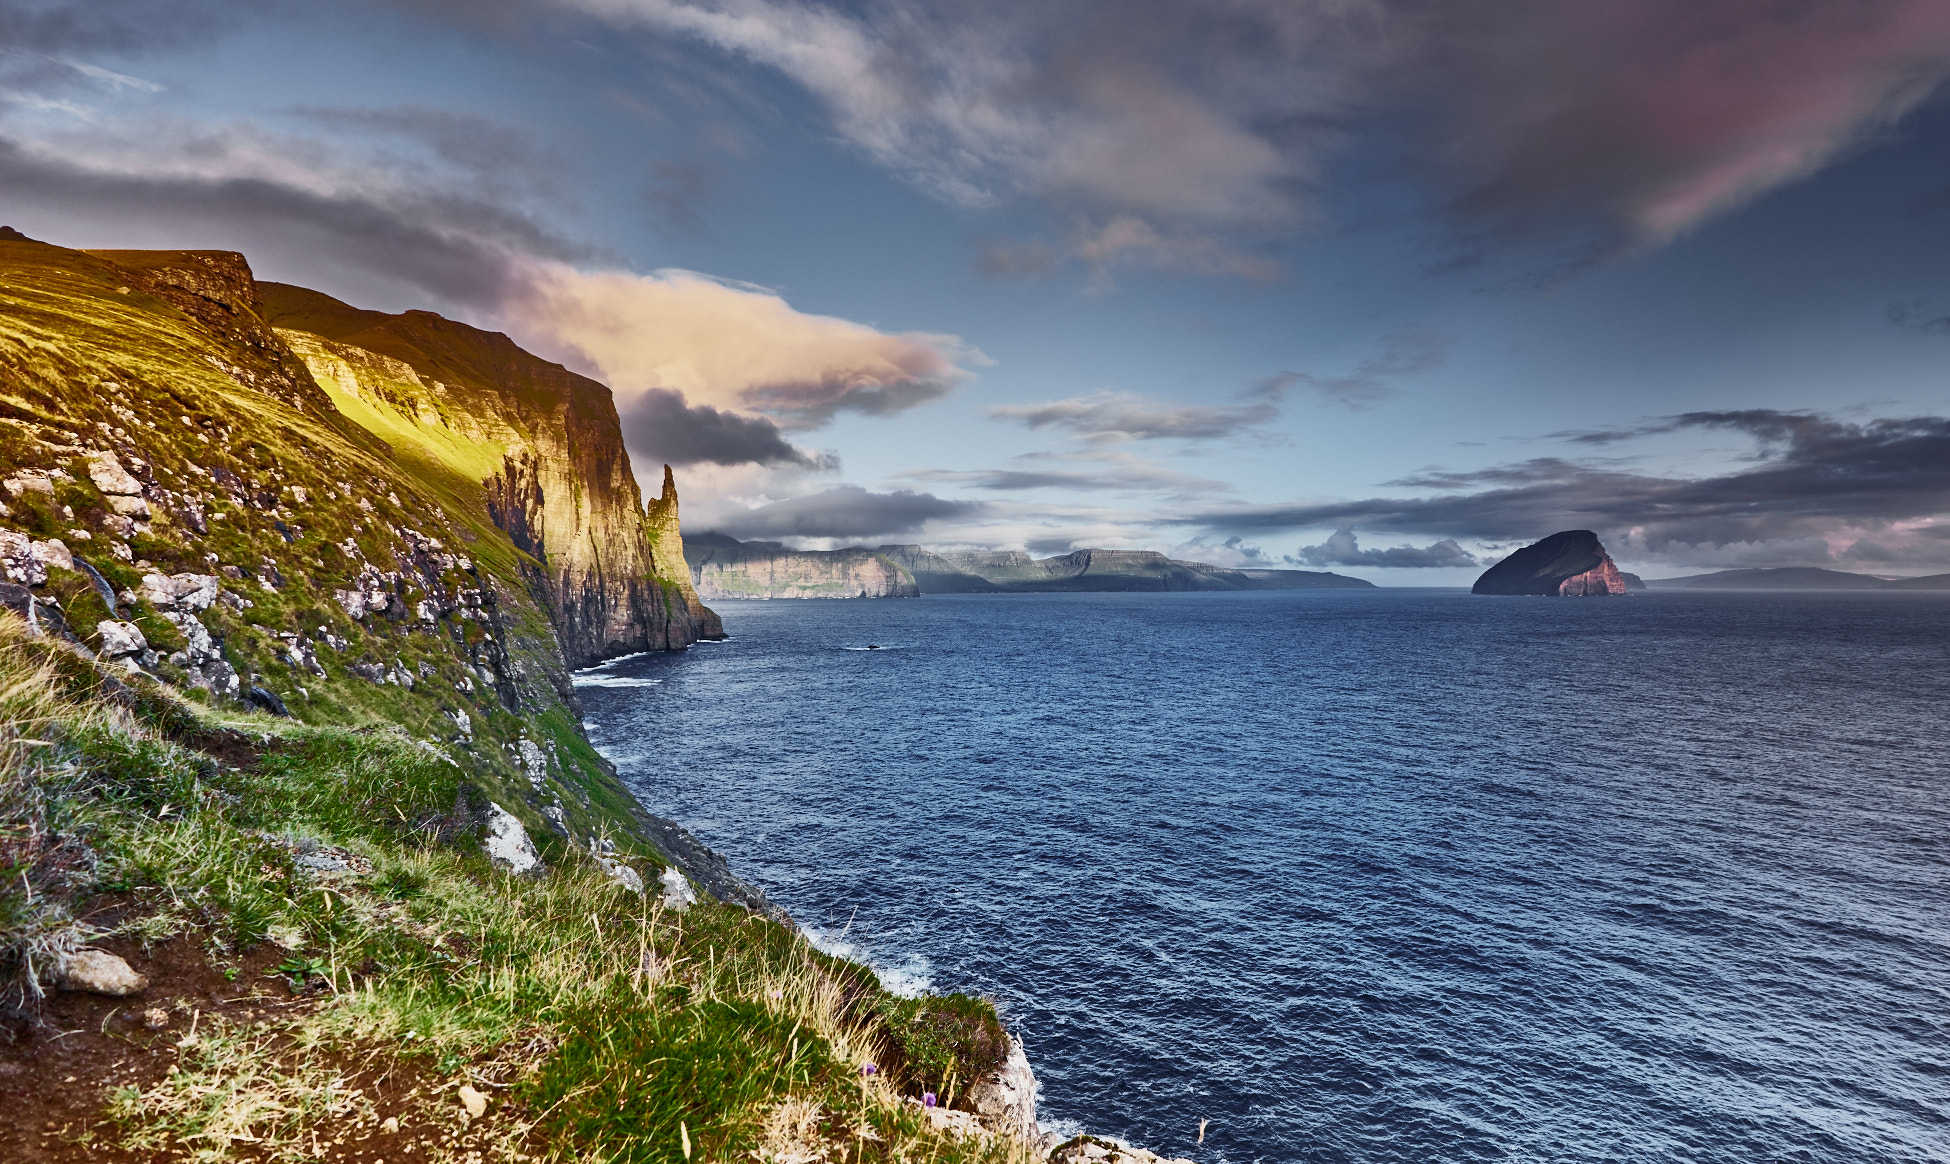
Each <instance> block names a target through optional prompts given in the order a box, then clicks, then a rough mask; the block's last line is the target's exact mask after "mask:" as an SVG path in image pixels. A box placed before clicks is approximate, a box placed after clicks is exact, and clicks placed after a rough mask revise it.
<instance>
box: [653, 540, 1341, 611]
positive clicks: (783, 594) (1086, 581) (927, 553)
mask: <svg viewBox="0 0 1950 1164" xmlns="http://www.w3.org/2000/svg"><path fill="white" fill-rule="evenodd" d="M689 545H690V547H691V548H690V550H689V553H690V555H691V558H692V559H693V560H694V561H697V562H705V561H708V562H710V564H711V565H710V567H709V571H708V572H709V574H710V578H709V581H708V582H707V581H704V580H703V579H704V577H705V572H704V571H701V570H700V568H699V567H698V566H693V567H692V573H693V574H695V575H697V576H698V577H699V578H700V581H699V583H698V585H699V588H700V589H701V590H704V591H705V593H706V595H707V597H713V598H896V597H898V598H905V597H910V596H912V595H913V594H915V593H920V594H1003V593H1037V592H1050V591H1066V590H1077V591H1121V590H1365V589H1369V588H1371V587H1372V586H1373V585H1374V584H1373V583H1371V582H1365V581H1363V580H1361V579H1359V578H1349V577H1346V576H1344V575H1341V574H1330V573H1326V572H1324V571H1316V570H1260V569H1253V570H1234V569H1229V568H1227V567H1224V566H1213V565H1210V564H1208V563H1205V562H1181V561H1178V560H1176V559H1174V558H1167V557H1165V556H1164V555H1163V554H1160V553H1158V552H1156V551H1155V550H1076V551H1073V552H1071V553H1068V554H1064V555H1062V556H1061V557H1054V558H1032V557H1030V556H1029V555H1028V554H1025V553H1023V552H1022V551H1021V550H964V551H950V552H948V553H936V552H934V551H932V550H928V549H925V548H923V547H921V546H915V545H904V546H881V547H879V548H878V549H875V550H868V549H866V548H865V547H853V548H851V549H844V550H826V551H809V550H788V549H786V548H784V547H783V546H781V545H779V544H778V543H776V542H739V541H737V540H735V539H733V538H729V537H726V536H725V535H723V534H716V533H705V534H695V535H692V537H691V539H690V543H689ZM887 567H893V568H894V569H896V570H898V571H900V572H901V574H902V575H903V577H902V578H901V579H900V580H898V581H896V579H895V578H893V577H892V576H890V575H882V574H881V571H884V570H885V569H886V568H887ZM876 577H884V584H883V585H881V586H878V587H876V586H875V585H873V580H874V579H875V578H876ZM910 581H911V583H912V586H911V588H910V587H909V586H908V584H907V583H908V582H910Z"/></svg>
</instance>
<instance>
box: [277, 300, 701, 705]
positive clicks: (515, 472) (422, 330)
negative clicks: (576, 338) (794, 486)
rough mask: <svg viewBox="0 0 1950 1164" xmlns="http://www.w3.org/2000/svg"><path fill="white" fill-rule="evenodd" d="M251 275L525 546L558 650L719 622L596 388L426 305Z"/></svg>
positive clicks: (308, 353) (593, 654)
mask: <svg viewBox="0 0 1950 1164" xmlns="http://www.w3.org/2000/svg"><path fill="white" fill-rule="evenodd" d="M261 291H262V294H263V298H264V302H265V314H266V317H267V318H268V320H269V321H270V322H271V323H272V324H274V325H275V326H276V327H277V328H278V335H279V337H280V338H281V339H282V340H283V341H284V342H285V343H286V344H287V345H288V346H289V347H290V348H291V350H292V351H294V352H296V353H297V354H298V356H299V357H301V358H302V359H303V361H304V363H305V364H306V365H307V367H308V368H309V370H310V372H311V374H312V376H313V378H314V379H316V380H317V382H318V383H319V384H320V385H322V386H323V387H324V389H325V391H326V393H327V394H328V395H329V396H330V397H331V399H332V402H333V403H334V404H335V405H336V406H337V407H338V408H339V409H340V411H342V412H343V413H345V414H346V415H347V416H349V417H351V418H352V419H354V420H356V421H358V422H359V423H361V424H362V425H364V426H366V427H367V428H369V429H371V430H372V431H373V432H375V433H377V434H378V435H380V436H382V437H384V438H385V439H387V440H388V441H390V442H392V443H393V445H394V446H395V448H396V449H397V450H398V451H399V452H400V454H401V455H403V456H410V457H412V458H413V459H415V460H417V461H419V462H421V463H422V464H423V465H425V466H426V467H427V468H428V469H430V470H435V469H437V470H445V474H444V475H448V476H451V477H457V478H459V479H460V482H465V483H467V484H471V485H474V486H476V487H477V488H480V489H482V490H484V491H485V493H486V496H487V500H488V512H489V514H490V516H491V517H492V519H493V521H494V523H495V524H496V525H498V526H499V527H500V528H501V529H502V530H504V531H505V532H506V533H507V534H508V536H509V537H510V538H511V539H512V540H513V542H514V544H515V546H516V547H517V548H519V549H520V550H521V551H522V552H523V553H525V554H527V555H528V556H529V558H530V559H532V563H530V564H525V568H526V574H527V577H528V581H529V584H530V585H531V586H532V587H534V588H535V589H536V590H537V591H538V593H539V594H540V595H541V596H542V599H543V602H544V604H545V605H546V606H547V607H548V609H549V610H550V612H551V615H552V617H553V621H554V624H555V631H556V635H557V637H558V638H559V639H560V641H561V644H562V650H563V653H564V655H565V656H566V657H567V659H568V661H569V664H570V666H572V667H581V666H587V665H588V664H591V663H596V662H600V661H601V660H603V659H607V658H613V657H615V656H617V655H624V654H631V653H634V652H637V651H646V650H671V649H676V648H680V647H684V646H687V645H689V644H690V643H692V642H695V641H696V640H697V639H699V638H706V637H722V636H723V633H724V632H723V628H722V627H721V626H720V625H719V623H718V620H717V616H716V615H714V614H712V613H711V612H710V611H709V610H708V609H706V608H705V607H704V605H703V604H702V603H701V602H699V601H698V598H697V594H696V592H695V591H694V590H692V589H691V579H690V572H689V570H687V569H686V568H685V565H684V561H683V549H682V541H681V539H679V538H675V537H672V536H670V533H671V531H674V529H675V526H676V520H677V518H676V514H677V499H676V487H675V485H674V484H672V483H671V481H670V478H669V475H668V473H666V475H665V486H664V497H663V499H662V500H661V501H660V502H659V503H658V504H659V505H660V506H661V509H660V510H658V511H654V512H646V511H645V508H644V505H643V498H642V495H641V494H640V492H639V491H638V488H637V483H636V478H635V475H634V474H633V473H632V471H631V467H630V460H629V455H628V453H626V452H625V451H624V449H623V438H622V430H621V428H620V426H619V424H618V422H617V416H616V406H615V403H614V401H613V400H612V398H611V396H610V392H609V389H608V388H606V387H604V386H603V385H601V384H599V383H597V382H596V381H594V380H590V379H588V378H587V377H584V376H578V375H576V374H575V373H573V372H571V371H569V370H568V369H566V368H563V367H562V366H561V365H559V364H552V363H549V362H548V361H546V360H543V359H540V358H539V357H536V356H532V355H530V354H528V353H527V352H525V351H523V350H522V349H521V348H519V347H517V346H516V345H515V343H514V341H512V340H510V339H509V338H508V337H507V336H504V335H501V334H500V333H498V332H484V331H481V330H480V329H478V328H473V327H469V326H467V325H466V324H462V323H455V322H454V321H452V320H448V319H443V318H441V317H440V316H438V315H435V314H433V313H431V312H426V311H408V312H405V313H403V314H400V315H386V314H384V313H381V312H376V311H361V310H359V309H357V308H353V307H350V306H347V305H346V304H343V303H340V302H339V301H338V300H335V299H332V298H330V297H329V296H325V295H320V294H319V293H317V292H315V291H307V290H305V289H303V288H298V287H289V286H285V285H283V284H277V283H266V284H262V285H261ZM455 484H456V485H459V482H456V483H455ZM660 547H661V548H662V551H663V552H662V554H661V556H660V554H659V548H660Z"/></svg>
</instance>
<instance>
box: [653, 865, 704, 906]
mask: <svg viewBox="0 0 1950 1164" xmlns="http://www.w3.org/2000/svg"><path fill="white" fill-rule="evenodd" d="M657 880H658V881H659V882H661V883H662V884H663V887H664V904H665V905H667V906H669V907H670V908H671V909H673V910H676V911H677V912H678V913H683V912H684V911H685V910H687V909H689V908H690V907H692V906H693V905H696V904H697V891H696V890H694V889H692V888H691V883H690V880H689V879H688V878H686V877H685V876H684V873H683V870H681V869H679V868H678V867H677V866H675V865H671V866H669V867H668V868H666V869H665V870H664V875H663V876H662V877H659V878H657Z"/></svg>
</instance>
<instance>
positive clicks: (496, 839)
mask: <svg viewBox="0 0 1950 1164" xmlns="http://www.w3.org/2000/svg"><path fill="white" fill-rule="evenodd" d="M482 847H483V848H485V849H486V850H487V855H488V858H489V859H490V860H492V861H493V862H495V863H496V864H498V865H501V866H504V867H505V868H506V869H507V870H508V872H510V873H526V872H528V871H529V870H530V869H534V868H535V867H537V866H539V865H540V864H541V863H542V855H541V854H540V853H538V852H536V851H535V842H533V841H531V840H529V839H528V830H527V829H525V828H523V827H522V826H521V822H520V821H518V820H516V819H515V816H514V814H513V813H511V812H509V811H508V810H507V809H505V808H502V807H501V806H500V805H498V804H496V803H494V802H493V801H489V802H488V835H487V839H486V840H485V841H483V842H482Z"/></svg>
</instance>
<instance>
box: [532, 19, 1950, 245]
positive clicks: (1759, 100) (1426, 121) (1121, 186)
mask: <svg viewBox="0 0 1950 1164" xmlns="http://www.w3.org/2000/svg"><path fill="white" fill-rule="evenodd" d="M556 2H557V3H558V4H559V5H560V6H562V7H568V8H573V9H576V10H580V11H582V12H585V13H589V14H591V15H593V16H595V17H597V18H599V19H602V20H605V21H608V22H610V23H612V24H613V25H616V26H619V27H627V28H638V29H648V30H652V31H655V32H658V33H663V34H667V35H674V36H680V37H688V38H693V39H695V40H697V41H699V42H702V43H705V44H708V45H711V46H713V47H715V48H717V49H719V50H721V51H722V52H724V53H726V54H728V55H730V56H732V57H735V58H738V59H741V60H743V61H746V62H750V63H754V64H757V65H760V66H763V67H767V68H771V69H776V70H778V71H779V72H780V73H782V74H783V75H785V76H787V77H789V78H791V79H792V80H793V81H794V82H796V83H797V84H799V85H801V86H803V87H804V88H805V90H806V91H807V92H809V93H811V94H812V95H813V96H814V97H815V98H817V99H818V100H819V101H820V102H821V103H822V104H823V105H824V106H825V108H826V109H827V111H828V113H829V115H830V117H831V118H832V121H833V124H834V126H835V128H836V129H837V130H838V131H839V133H840V134H841V135H842V136H844V137H845V138H846V139H847V140H849V141H851V142H852V143H853V144H854V145H855V146H857V147H858V148H859V149H861V150H862V151H863V152H865V153H866V154H867V155H868V156H870V157H872V158H874V159H876V160H877V161H879V162H880V163H881V164H883V165H885V166H887V167H889V168H890V169H893V170H896V171H898V172H901V173H905V174H908V175H910V176H911V177H913V178H914V180H915V181H917V182H918V183H920V184H921V185H923V186H925V187H927V188H929V189H932V190H934V191H935V192H937V193H939V194H940V195H942V196H943V197H945V198H949V199H951V200H954V201H957V202H960V203H963V204H970V205H984V204H987V203H989V202H992V201H994V200H995V199H997V198H998V197H1002V196H1007V195H1009V194H1012V193H1030V194H1034V195H1038V196H1042V197H1047V198H1051V199H1054V200H1056V201H1058V202H1060V203H1062V204H1064V205H1067V206H1072V207H1079V208H1082V209H1084V210H1086V211H1088V212H1091V213H1094V214H1096V215H1098V216H1099V218H1100V220H1101V221H1104V222H1107V223H1116V222H1119V221H1124V222H1129V223H1132V224H1140V225H1141V226H1142V229H1143V230H1158V229H1160V224H1163V223H1169V222H1183V223H1197V224H1205V225H1207V226H1228V227H1239V226H1245V227H1262V228H1263V227H1267V226H1273V225H1278V226H1281V227H1291V226H1293V225H1295V224H1297V223H1300V222H1302V221H1304V220H1305V219H1306V218H1307V216H1308V214H1309V213H1310V212H1311V209H1312V207H1311V193H1312V191H1313V189H1314V187H1315V186H1316V185H1317V183H1318V182H1319V181H1320V179H1321V175H1322V174H1323V173H1324V172H1325V171H1326V170H1327V169H1328V167H1329V166H1330V165H1331V164H1332V162H1333V159H1334V157H1335V155H1336V151H1337V150H1338V149H1339V148H1340V147H1341V146H1342V144H1343V143H1345V142H1346V141H1348V140H1349V139H1351V138H1354V137H1357V136H1359V131H1360V130H1363V129H1366V130H1369V131H1371V132H1370V134H1369V137H1370V139H1371V140H1372V139H1373V138H1374V137H1375V136H1377V135H1383V131H1382V127H1384V126H1386V125H1391V124H1392V125H1399V124H1412V125H1416V126H1418V127H1421V129H1420V132H1419V133H1418V134H1410V135H1405V136H1401V138H1400V144H1401V145H1402V146H1403V148H1404V155H1405V156H1406V157H1407V158H1409V159H1410V160H1411V164H1413V165H1415V166H1417V167H1418V168H1419V169H1420V170H1421V172H1422V173H1423V174H1424V175H1425V176H1426V177H1427V178H1428V179H1429V180H1430V181H1431V182H1432V183H1434V184H1436V185H1437V187H1438V188H1439V189H1440V190H1442V191H1444V192H1445V193H1446V195H1447V197H1448V199H1449V203H1450V205H1451V206H1452V207H1453V208H1454V209H1455V210H1456V212H1457V213H1458V214H1459V215H1461V216H1462V217H1463V218H1464V219H1465V220H1469V221H1477V222H1488V223H1492V224H1495V225H1497V226H1499V227H1501V228H1506V229H1511V230H1523V229H1530V228H1532V227H1534V226H1535V224H1537V223H1540V222H1544V223H1548V222H1552V221H1556V220H1558V219H1561V218H1564V217H1569V218H1572V219H1577V220H1582V221H1585V222H1598V223H1605V224H1609V225H1610V226H1611V227H1612V228H1613V229H1614V230H1616V231H1617V232H1618V233H1619V234H1620V235H1621V236H1622V237H1623V238H1624V239H1626V240H1627V241H1630V242H1636V243H1640V244H1656V243H1659V242H1662V241H1664V240H1666V239H1669V238H1671V237H1673V236H1674V235H1676V234H1678V233H1680V232H1682V231H1684V230H1686V229H1688V228H1689V227H1691V226H1693V225H1695V224H1697V223H1698V222H1700V221H1702V220H1703V219H1705V218H1707V217H1709V216H1711V215H1713V214H1715V213H1718V212H1721V211H1724V210H1726V209H1728V208H1730V207H1733V206H1737V205H1739V204H1741V203H1743V202H1745V201H1746V200H1748V199H1751V198H1752V197H1754V196H1756V195H1757V194H1760V193H1762V192H1765V191H1767V190H1769V189H1772V188H1774V187H1777V186H1779V185H1781V184H1782V183H1785V182H1790V181H1793V180H1795V179H1798V178H1800V177H1803V176H1805V175H1807V174H1809V173H1811V172H1813V171H1814V170H1816V169H1818V168H1820V167H1821V166H1822V165H1824V164H1826V163H1827V162H1828V161H1830V160H1831V159H1833V158H1834V157H1836V156H1837V155H1839V154H1841V153H1843V152H1845V151H1847V150H1848V149H1849V148H1851V147H1852V146H1854V145H1856V144H1857V143H1859V142H1861V141H1863V140H1865V139H1866V138H1867V137H1868V136H1870V135H1872V134H1874V133H1876V132H1877V131H1879V130H1880V129H1882V128H1884V127H1886V126H1888V125H1890V124H1892V123H1893V122H1894V121H1895V120H1896V119H1898V118H1900V117H1901V116H1902V115H1903V114H1905V113H1906V112H1908V111H1910V110H1912V109H1914V108H1916V107H1917V105H1918V104H1920V103H1921V102H1922V101H1923V100H1924V99H1925V98H1927V97H1928V96H1929V95H1930V94H1931V93H1932V92H1933V91H1935V89H1936V88H1937V87H1938V86H1939V85H1940V84H1941V83H1942V82H1943V80H1944V79H1945V77H1946V76H1950V8H1946V7H1945V6H1944V5H1943V4H1941V3H1939V2H1938V0H1709V2H1701V0H1617V2H1615V3H1610V4H1604V5H1566V4H1556V3H1547V2H1543V0H1527V2H1526V0H1519V2H1516V3H1512V2H1510V0H1457V2H1454V3H1447V4H1439V5H1430V4H1423V3H1416V2H1414V0H1362V2H1359V3H1355V4H1351V5H1350V4H1347V3H1342V2H1338V0H1310V2H1302V3H1291V2H1286V0H1239V2H1237V3H1232V4H1227V5H1224V6H1220V7H1214V6H1212V5H1209V4H1194V3H1191V2H1189V0H1136V2H1131V0H1119V2H1117V3H1110V2H1109V0H1085V2H1083V3H1076V4H1065V5H1034V4H1027V3H1004V4H988V5H976V6H969V5H966V4H959V3H949V2H948V0H893V2H890V3H887V4H882V5H877V6H875V8H874V9H873V11H872V13H871V15H868V14H859V15H855V14H853V13H850V12H848V11H846V10H843V9H840V8H836V7H829V6H826V5H823V4H815V3H811V2H810V0H556ZM1391 119H1392V120H1391ZM1125 216H1128V217H1125ZM1131 229H1132V232H1133V234H1134V235H1136V234H1138V233H1141V232H1140V231H1138V230H1137V228H1136V227H1133V228H1131Z"/></svg>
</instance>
